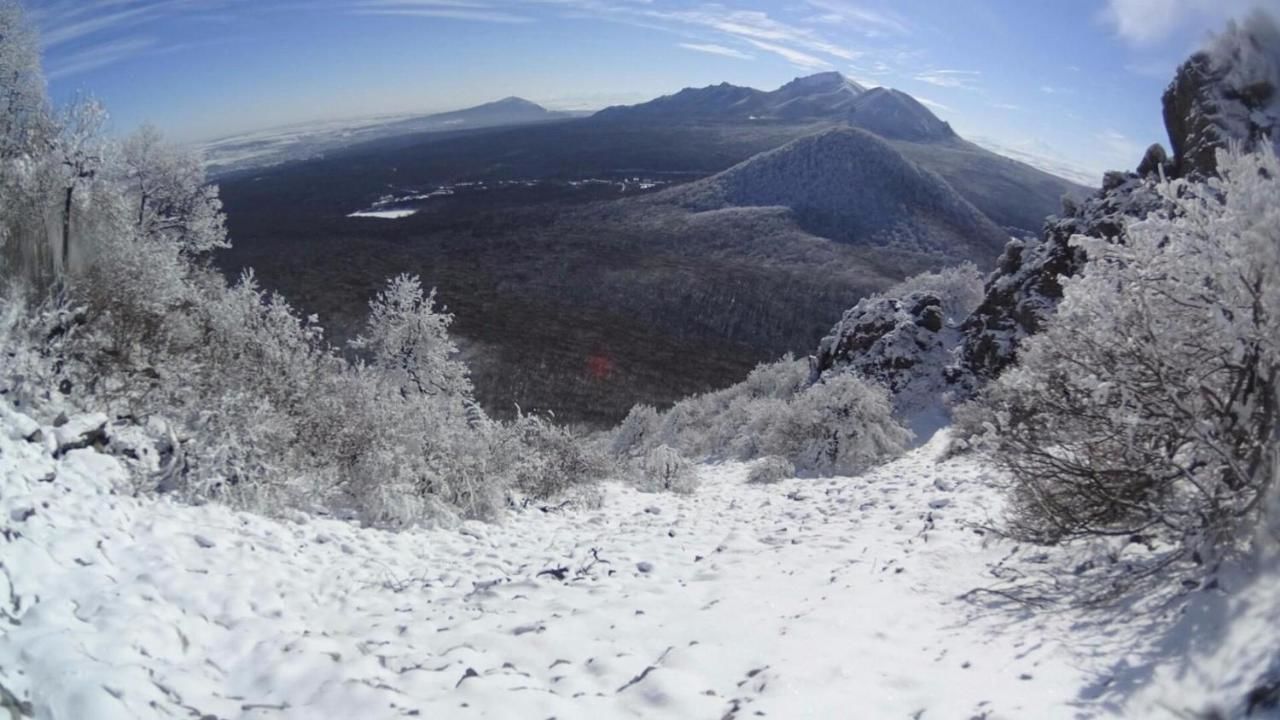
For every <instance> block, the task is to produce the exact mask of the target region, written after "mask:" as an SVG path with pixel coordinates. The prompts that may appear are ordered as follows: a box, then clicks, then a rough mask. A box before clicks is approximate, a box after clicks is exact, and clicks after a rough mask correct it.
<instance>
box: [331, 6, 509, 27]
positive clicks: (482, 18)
mask: <svg viewBox="0 0 1280 720" xmlns="http://www.w3.org/2000/svg"><path fill="white" fill-rule="evenodd" d="M349 12H350V13H351V14H353V15H398V16H402V17H421V18H442V19H448V20H471V21H474V22H486V23H528V22H533V18H532V17H530V16H528V15H522V14H519V13H515V12H511V11H510V10H509V9H508V8H507V7H505V6H503V5H498V4H494V3H487V2H473V1H472V0H364V1H363V2H357V3H354V4H353V5H352V6H351V7H350V9H349Z"/></svg>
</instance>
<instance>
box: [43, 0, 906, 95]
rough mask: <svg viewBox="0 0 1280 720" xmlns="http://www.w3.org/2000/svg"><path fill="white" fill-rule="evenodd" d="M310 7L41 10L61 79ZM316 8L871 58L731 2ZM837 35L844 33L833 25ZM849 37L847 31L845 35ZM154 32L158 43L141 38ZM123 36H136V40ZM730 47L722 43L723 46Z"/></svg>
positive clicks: (340, 3) (824, 62) (389, 0)
mask: <svg viewBox="0 0 1280 720" xmlns="http://www.w3.org/2000/svg"><path fill="white" fill-rule="evenodd" d="M806 3H807V4H806V5H804V6H803V7H811V8H814V9H817V10H821V11H823V12H825V13H826V16H828V19H831V18H834V19H836V20H838V21H839V23H841V24H842V25H847V26H849V27H851V28H853V29H854V30H860V31H862V32H863V34H864V35H867V36H872V35H875V34H883V33H894V34H904V33H906V32H908V28H907V27H906V25H905V23H903V22H902V21H900V20H898V19H896V18H895V17H893V16H891V15H889V14H886V13H883V12H879V11H875V10H870V9H867V8H864V7H862V6H860V5H855V4H853V3H851V2H848V0H806ZM290 8H293V9H300V6H299V5H297V4H295V3H293V2H291V1H290V0H97V2H93V3H89V2H84V0H48V1H47V2H45V3H42V4H41V5H40V6H39V7H38V8H37V11H36V13H35V16H36V21H37V24H38V25H40V26H41V28H42V29H43V43H44V46H45V49H46V50H47V51H52V53H51V54H52V55H53V58H52V59H53V62H51V63H50V66H51V68H52V69H53V72H54V73H56V75H57V77H59V78H64V77H68V76H71V75H74V74H77V73H81V72H85V71H88V70H93V69H97V68H100V67H103V66H106V65H110V64H113V63H116V62H121V61H123V60H127V59H129V58H131V57H136V56H138V55H141V54H147V53H154V52H157V51H158V50H163V49H165V48H166V46H165V45H164V44H163V42H162V41H160V40H156V39H155V38H163V37H164V34H163V33H160V32H150V33H147V32H146V29H147V28H145V27H144V26H148V25H159V21H162V20H175V21H176V20H190V19H192V18H194V17H195V16H196V15H198V14H199V13H202V12H203V13H213V12H215V11H229V12H234V13H243V12H268V11H271V10H273V9H276V10H283V9H290ZM305 8H306V9H307V10H308V11H322V12H323V11H328V12H339V13H345V14H349V15H366V16H400V17H406V18H412V17H417V18H423V19H448V20H457V21H470V22H483V23H505V24H522V23H531V22H535V21H537V20H539V19H542V18H543V17H545V16H546V15H547V14H548V13H550V14H552V15H553V16H559V17H590V18H594V19H597V20H604V21H610V22H619V23H625V24H630V25H634V26H642V27H646V28H650V29H655V30H659V31H665V32H670V33H672V34H675V35H682V36H684V37H685V38H686V39H689V40H690V41H689V42H685V43H681V45H682V46H684V47H686V49H689V50H692V51H695V52H704V53H709V54H715V55H720V56H722V57H733V58H739V59H749V58H752V57H754V56H752V55H750V54H748V53H745V52H742V51H741V50H736V49H735V48H733V47H732V46H733V45H734V44H740V45H744V44H745V45H750V46H752V47H754V48H756V49H757V50H760V51H762V52H765V53H769V54H772V55H775V56H777V57H779V58H782V59H783V60H785V61H787V62H788V63H790V64H792V65H794V66H796V67H798V68H801V69H804V70H815V69H829V68H831V67H833V61H853V60H857V59H858V58H860V57H862V56H863V53H862V52H859V51H857V50H854V49H852V48H850V47H848V46H847V45H845V44H843V43H841V42H835V41H833V40H831V39H830V38H829V37H828V36H827V35H825V34H824V33H823V32H821V31H820V30H823V29H827V28H814V27H812V26H810V27H806V26H804V25H805V24H806V23H804V21H803V20H800V21H799V23H800V24H796V23H789V22H786V21H783V20H781V19H779V18H778V17H777V16H776V15H775V14H771V12H766V11H761V10H748V9H740V8H734V7H732V6H729V5H724V4H712V3H709V4H703V5H696V6H693V7H688V6H684V7H681V6H670V5H666V6H664V5H662V4H659V2H655V1H654V0H315V1H314V2H308V3H307V4H306V6H305ZM831 29H832V30H833V31H834V28H831ZM841 30H842V31H843V28H841ZM691 33H700V34H703V35H706V34H711V37H708V38H706V40H707V41H705V42H704V41H702V40H700V39H699V40H698V41H696V42H695V41H693V38H691V37H690V36H691ZM138 35H148V36H149V37H150V38H151V39H149V40H145V41H144V39H140V38H138V37H132V36H138ZM122 36H131V37H129V38H128V39H125V38H122ZM716 40H720V41H719V42H715V41H716Z"/></svg>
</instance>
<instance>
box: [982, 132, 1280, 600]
mask: <svg viewBox="0 0 1280 720" xmlns="http://www.w3.org/2000/svg"><path fill="white" fill-rule="evenodd" d="M1217 165H1218V172H1219V176H1218V177H1211V178H1208V179H1205V180H1204V181H1202V182H1201V181H1188V180H1176V181H1171V182H1164V183H1161V184H1160V185H1159V192H1160V193H1161V195H1162V196H1163V198H1164V199H1165V200H1166V201H1167V203H1168V204H1169V206H1171V207H1172V210H1171V211H1168V212H1156V213H1153V214H1152V215H1150V216H1149V217H1147V218H1146V219H1145V220H1134V221H1131V222H1130V223H1129V224H1128V226H1127V228H1126V232H1125V241H1124V242H1123V243H1114V242H1108V241H1105V240H1099V239H1094V238H1088V237H1083V236H1077V237H1076V238H1075V239H1074V240H1073V242H1074V244H1075V245H1076V246H1077V247H1079V248H1081V249H1083V250H1084V251H1085V252H1086V254H1087V257H1088V260H1087V262H1086V264H1085V267H1084V269H1083V272H1082V273H1081V274H1080V275H1077V276H1076V277H1072V278H1070V279H1066V280H1064V288H1063V300H1062V303H1061V304H1060V305H1059V307H1058V309H1057V312H1056V313H1055V314H1054V315H1053V317H1052V318H1051V319H1050V320H1049V322H1048V324H1047V327H1046V328H1045V329H1044V331H1043V332H1042V333H1040V334H1038V335H1035V336H1032V337H1031V338H1029V339H1028V340H1027V341H1026V342H1025V343H1024V345H1023V348H1022V351H1021V353H1020V356H1021V358H1020V361H1019V364H1018V365H1017V366H1015V367H1013V368H1011V369H1010V370H1008V371H1006V372H1005V373H1004V374H1002V375H1001V376H1000V377H999V378H998V379H997V380H996V381H995V382H993V383H992V384H990V385H989V386H988V387H987V389H986V390H985V392H984V393H983V395H982V397H981V398H980V400H979V401H978V403H977V405H976V406H975V407H973V408H970V409H969V410H968V411H966V412H965V413H964V424H965V425H966V426H967V428H968V430H969V431H970V432H972V433H974V434H975V436H976V437H977V438H979V439H980V442H981V443H983V444H984V445H985V446H986V447H988V449H990V450H991V452H992V456H993V457H994V459H995V460H996V462H997V463H998V464H1000V465H1001V466H1003V467H1004V468H1007V469H1008V470H1009V471H1010V473H1011V475H1012V477H1013V482H1012V484H1011V487H1010V492H1011V495H1010V500H1011V508H1010V513H1009V517H1008V528H1009V530H1010V531H1011V532H1012V534H1013V535H1015V536H1017V537H1019V538H1023V539H1027V540H1032V541H1035V542H1048V543H1053V542H1057V541H1061V540H1070V539H1073V538H1082V537H1093V538H1096V537H1120V538H1125V539H1126V540H1127V541H1128V542H1131V543H1133V544H1136V545H1138V546H1141V547H1142V548H1143V552H1141V553H1139V554H1138V555H1136V556H1131V557H1130V560H1131V561H1130V562H1126V563H1125V564H1123V565H1121V566H1119V567H1117V566H1116V565H1115V564H1114V563H1106V562H1102V563H1099V565H1098V572H1104V573H1105V572H1110V571H1114V570H1117V569H1118V570H1120V571H1121V572H1119V573H1115V572H1112V573H1111V574H1112V575H1117V574H1118V575H1122V576H1128V579H1132V578H1133V577H1135V576H1141V575H1143V574H1144V573H1154V572H1157V571H1162V570H1163V568H1164V567H1165V566H1166V565H1168V564H1169V563H1174V562H1179V561H1184V560H1185V561H1187V562H1188V563H1192V564H1194V565H1196V566H1199V567H1201V568H1202V569H1203V571H1205V572H1208V573H1211V572H1213V571H1214V568H1216V566H1217V559H1220V558H1221V557H1222V556H1224V555H1229V554H1231V553H1232V552H1233V551H1235V550H1236V549H1238V548H1240V547H1241V546H1242V544H1243V543H1244V542H1245V541H1246V540H1247V539H1249V538H1250V537H1252V536H1253V533H1254V528H1255V527H1256V525H1257V521H1258V519H1259V517H1260V516H1261V514H1262V513H1263V511H1264V508H1265V507H1266V498H1267V494H1268V493H1269V492H1271V491H1272V490H1271V488H1272V485H1273V484H1274V482H1275V472H1276V464H1277V459H1278V458H1277V452H1278V447H1280V445H1278V442H1277V440H1278V439H1280V435H1278V433H1277V427H1278V420H1280V418H1278V413H1280V395H1278V394H1277V392H1278V391H1280V384H1278V383H1280V202H1278V201H1277V199H1278V198H1280V161H1278V160H1277V158H1276V156H1275V155H1274V154H1273V153H1272V152H1270V150H1269V149H1267V150H1262V151H1260V152H1256V153H1252V154H1241V153H1238V152H1220V154H1219V157H1218V158H1217ZM1091 574H1092V573H1090V572H1084V573H1082V576H1090V575H1091ZM1161 577H1162V578H1163V579H1168V578H1169V577H1170V575H1169V574H1168V573H1167V572H1162V573H1161ZM1086 579H1087V578H1086ZM1116 579H1117V580H1120V581H1121V582H1122V583H1123V580H1125V579H1126V578H1124V577H1121V578H1116ZM1088 582H1089V583H1092V582H1093V580H1088ZM1105 589H1107V588H1106V586H1104V585H1094V587H1093V588H1092V590H1105Z"/></svg>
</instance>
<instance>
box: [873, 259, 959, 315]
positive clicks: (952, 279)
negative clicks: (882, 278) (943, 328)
mask: <svg viewBox="0 0 1280 720" xmlns="http://www.w3.org/2000/svg"><path fill="white" fill-rule="evenodd" d="M982 283H983V278H982V273H981V272H980V271H979V270H978V266H977V265H974V264H973V263H971V262H965V263H961V264H959V265H953V266H951V267H948V268H943V269H942V270H938V271H936V272H928V271H926V272H922V273H920V274H918V275H912V276H911V277H909V278H907V279H906V280H903V281H902V282H900V283H898V284H897V285H894V286H893V287H891V288H889V289H888V290H885V291H884V292H882V293H877V294H875V295H873V296H872V297H877V298H905V297H906V296H908V295H910V294H912V293H928V294H930V295H934V296H935V297H937V298H939V299H940V300H941V301H942V316H943V319H944V320H945V321H946V322H947V323H948V324H951V325H958V324H959V323H961V322H963V321H964V319H965V318H967V317H968V316H969V313H971V312H973V311H974V310H975V309H976V308H977V307H978V304H979V303H981V302H982V296H983V290H982Z"/></svg>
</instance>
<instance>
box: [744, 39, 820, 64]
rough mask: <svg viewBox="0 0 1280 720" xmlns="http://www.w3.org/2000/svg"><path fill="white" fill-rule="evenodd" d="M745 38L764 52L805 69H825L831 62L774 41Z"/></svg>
mask: <svg viewBox="0 0 1280 720" xmlns="http://www.w3.org/2000/svg"><path fill="white" fill-rule="evenodd" d="M745 40H746V41H747V42H749V43H751V44H752V45H754V46H756V47H758V48H760V49H761V50H764V51H765V52H771V53H773V54H774V55H777V56H779V57H781V58H784V59H785V60H786V61H787V62H789V63H791V64H792V65H796V66H798V67H801V68H804V69H806V70H825V69H827V68H830V67H831V63H829V62H827V61H826V60H823V59H822V58H820V57H815V56H813V55H810V54H809V53H805V52H801V51H799V50H795V49H793V48H789V47H786V46H784V45H775V44H774V43H768V42H765V41H763V40H752V39H751V38H745Z"/></svg>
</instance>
